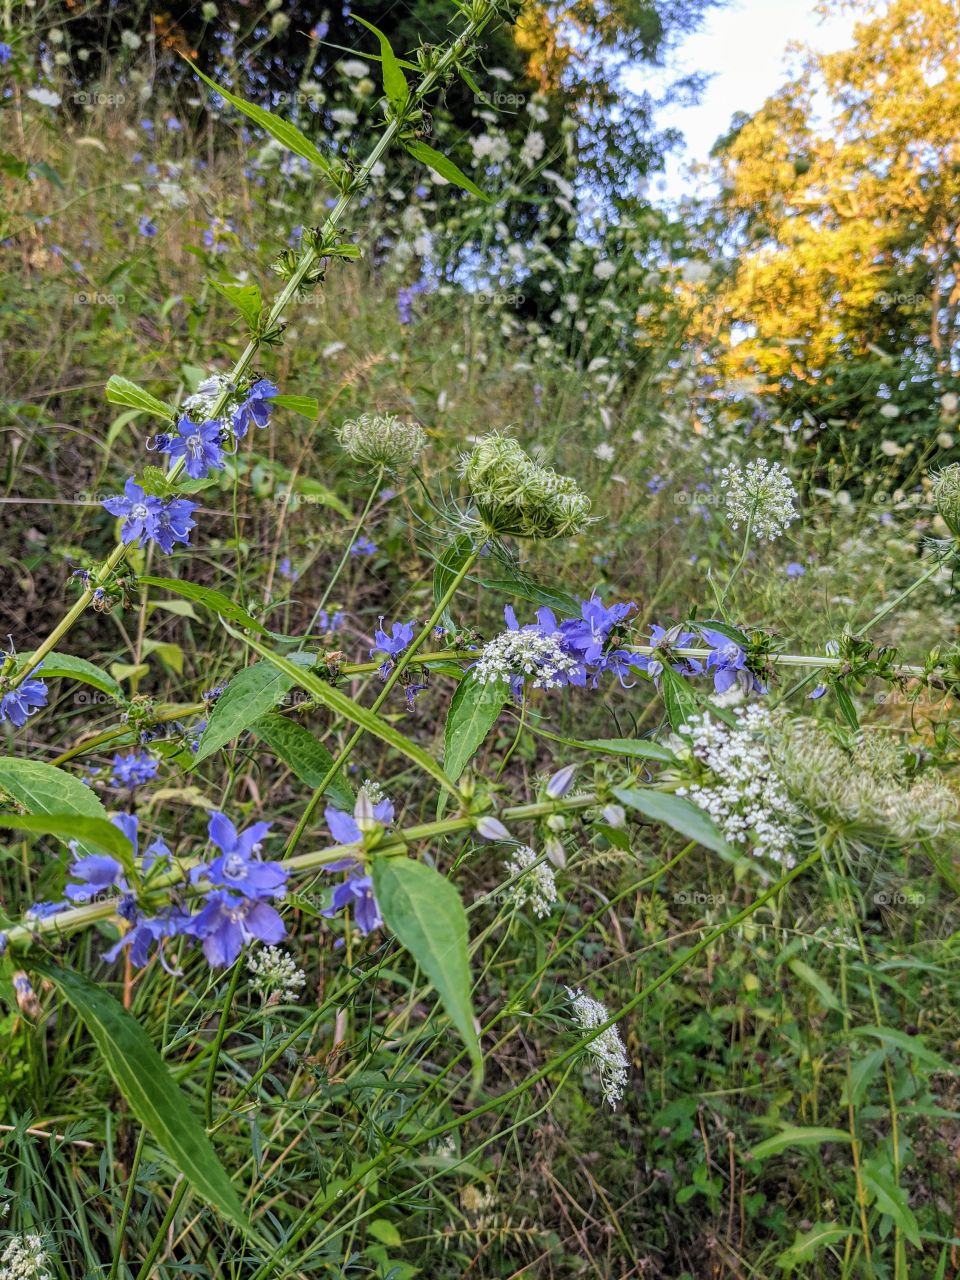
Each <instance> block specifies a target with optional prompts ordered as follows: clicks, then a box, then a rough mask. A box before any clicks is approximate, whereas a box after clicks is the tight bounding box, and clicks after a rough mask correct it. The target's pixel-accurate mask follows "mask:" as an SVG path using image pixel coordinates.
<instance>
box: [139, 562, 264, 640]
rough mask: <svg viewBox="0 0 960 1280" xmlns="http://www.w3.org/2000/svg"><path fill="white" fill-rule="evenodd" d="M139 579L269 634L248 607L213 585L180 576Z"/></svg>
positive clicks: (261, 632)
mask: <svg viewBox="0 0 960 1280" xmlns="http://www.w3.org/2000/svg"><path fill="white" fill-rule="evenodd" d="M139 581H140V582H141V583H142V584H143V585H144V586H147V587H163V588H165V589H166V590H167V591H172V592H173V594H174V595H177V596H182V597H183V598H184V600H193V601H194V602H195V603H196V604H201V605H204V606H205V608H207V609H210V610H212V611H213V612H214V613H216V614H219V615H220V617H222V618H229V619H230V621H231V622H238V623H239V624H240V626H241V627H248V628H249V629H250V630H251V631H258V632H259V633H260V634H261V635H266V634H267V629H266V627H264V625H263V623H262V622H258V621H257V620H256V618H254V617H253V616H252V615H251V614H249V613H247V611H246V609H243V608H241V607H240V605H238V604H236V603H235V602H234V601H233V600H231V599H230V597H229V596H225V595H224V594H223V592H222V591H214V589H213V588H212V587H201V586H199V585H198V584H197V583H196V582H188V581H183V582H181V581H180V580H179V579H178V578H154V577H151V576H150V575H147V576H146V577H143V578H140V580H139Z"/></svg>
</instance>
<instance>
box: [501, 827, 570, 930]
mask: <svg viewBox="0 0 960 1280" xmlns="http://www.w3.org/2000/svg"><path fill="white" fill-rule="evenodd" d="M507 873H508V874H509V875H510V876H511V877H513V876H519V877H520V879H519V880H518V881H517V883H516V884H515V885H514V886H513V889H512V890H511V893H510V896H511V899H512V901H513V902H514V903H515V904H516V906H518V907H526V906H529V908H530V910H531V911H532V912H533V914H534V915H535V916H537V917H538V919H540V920H542V919H543V918H544V917H545V916H548V915H549V914H550V912H551V911H552V910H553V904H554V903H555V902H556V901H557V899H558V898H559V896H560V895H559V894H558V893H557V880H556V877H555V876H554V874H553V869H552V868H551V867H548V866H547V864H546V863H545V862H539V863H538V862H537V855H536V854H535V853H534V851H533V850H532V849H531V848H530V846H529V845H526V844H521V845H519V846H518V847H517V849H516V850H515V851H514V855H513V857H512V858H511V859H510V860H509V862H508V863H507Z"/></svg>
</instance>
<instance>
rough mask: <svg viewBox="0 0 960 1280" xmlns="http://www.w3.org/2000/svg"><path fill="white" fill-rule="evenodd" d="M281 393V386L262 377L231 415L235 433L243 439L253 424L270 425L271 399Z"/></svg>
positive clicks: (259, 425) (258, 425)
mask: <svg viewBox="0 0 960 1280" xmlns="http://www.w3.org/2000/svg"><path fill="white" fill-rule="evenodd" d="M279 394H280V389H279V387H276V386H274V384H273V383H272V382H268V381H267V379H266V378H260V379H259V381H257V382H255V383H254V384H253V386H252V387H250V388H249V389H248V391H247V398H246V399H245V400H244V401H243V403H242V404H240V405H238V406H237V408H236V409H234V411H233V413H232V414H231V415H230V420H231V423H232V425H233V433H234V435H235V436H236V437H237V439H238V440H242V439H243V437H244V436H245V435H246V434H247V432H248V431H249V429H250V427H251V426H257V427H269V425H270V401H271V400H272V399H273V398H274V396H277V395H279Z"/></svg>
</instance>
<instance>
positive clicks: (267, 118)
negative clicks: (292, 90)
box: [191, 63, 331, 174]
mask: <svg viewBox="0 0 960 1280" xmlns="http://www.w3.org/2000/svg"><path fill="white" fill-rule="evenodd" d="M191 67H192V69H193V71H194V72H195V74H196V75H198V76H199V77H200V79H201V80H202V81H203V83H204V84H205V85H208V86H209V87H210V88H211V89H213V91H214V93H218V94H219V95H220V97H221V98H223V99H224V101H225V102H229V103H230V105H231V106H232V107H236V109H237V110H238V111H242V112H243V114H244V115H245V116H246V117H247V118H248V119H249V120H252V121H253V122H254V124H258V125H259V126H260V128H261V129H265V130H266V131H267V133H269V134H270V136H271V137H272V138H276V140H277V142H279V143H280V145H281V147H284V148H285V149H286V150H287V151H292V152H293V154H294V155H296V156H300V157H301V158H302V159H304V160H309V162H310V163H311V164H313V165H316V166H317V168H318V169H322V170H323V172H324V173H326V174H329V173H330V172H331V165H330V161H329V160H328V159H327V158H326V156H324V155H323V153H322V152H321V151H318V150H317V148H316V147H315V146H314V144H313V143H312V142H311V141H310V139H309V138H308V137H307V136H306V135H305V134H303V133H301V132H300V130H299V129H298V128H297V127H296V125H293V124H291V123H290V122H289V120H283V119H281V118H280V116H275V115H274V114H273V112H272V111H267V110H266V108H265V107H258V106H257V105H256V103H253V102H247V101H246V100H245V99H244V98H240V97H238V96H237V94H235V93H231V92H230V90H229V89H224V88H223V86H222V85H219V84H217V82H216V81H215V80H211V79H210V77H209V76H205V75H204V74H203V72H202V71H199V70H198V69H197V68H196V67H194V66H193V64H192V63H191Z"/></svg>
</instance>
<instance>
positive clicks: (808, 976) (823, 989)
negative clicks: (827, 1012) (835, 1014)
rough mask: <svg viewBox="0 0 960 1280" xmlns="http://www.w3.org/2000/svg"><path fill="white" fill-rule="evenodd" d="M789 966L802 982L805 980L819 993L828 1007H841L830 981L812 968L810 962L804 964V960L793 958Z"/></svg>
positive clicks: (821, 999) (825, 1006)
mask: <svg viewBox="0 0 960 1280" xmlns="http://www.w3.org/2000/svg"><path fill="white" fill-rule="evenodd" d="M787 968H788V969H789V970H790V972H791V973H793V974H795V975H796V977H798V978H799V979H800V981H801V982H805V983H806V984H807V986H808V987H812V989H813V990H814V991H815V992H816V993H817V995H818V996H819V997H820V1003H821V1004H822V1005H823V1006H824V1008H827V1009H839V1008H840V1007H841V1005H840V1001H839V1000H838V999H837V997H836V996H835V995H834V993H833V990H832V988H831V987H830V984H829V983H828V982H825V981H824V979H823V978H821V977H820V975H819V973H817V971H816V970H815V969H811V968H810V966H809V965H808V964H804V962H803V961H802V960H791V961H790V963H789V965H788V966H787Z"/></svg>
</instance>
